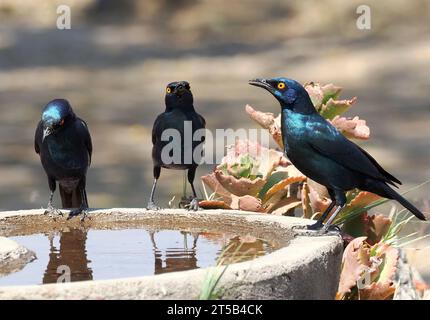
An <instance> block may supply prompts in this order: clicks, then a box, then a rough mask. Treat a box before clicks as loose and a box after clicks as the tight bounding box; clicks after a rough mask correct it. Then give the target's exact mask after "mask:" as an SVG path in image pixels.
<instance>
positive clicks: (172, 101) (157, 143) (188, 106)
mask: <svg viewBox="0 0 430 320" xmlns="http://www.w3.org/2000/svg"><path fill="white" fill-rule="evenodd" d="M165 103H166V110H165V111H164V112H163V113H162V114H160V115H159V116H158V117H157V119H156V120H155V122H154V126H153V128H152V144H153V147H152V160H153V164H154V182H153V185H152V189H151V195H150V198H149V202H148V205H147V208H148V209H151V210H158V209H159V208H158V207H157V206H156V204H155V203H154V193H155V188H156V186H157V181H158V178H159V177H160V173H161V168H166V169H177V170H187V169H188V182H189V183H190V185H191V189H192V191H193V199H192V200H191V202H190V204H189V207H188V208H189V209H192V210H197V209H198V200H197V194H196V190H195V189H194V177H195V174H196V169H197V166H198V161H199V159H196V158H195V156H196V155H195V154H194V153H195V150H196V149H197V148H198V146H199V145H200V144H201V143H202V141H203V140H204V137H200V139H201V141H194V139H193V136H194V133H195V132H196V131H197V130H199V129H204V128H205V124H206V121H205V119H204V118H203V117H202V116H201V115H199V114H198V113H197V112H196V111H195V109H194V104H193V94H192V93H191V89H190V84H189V83H188V82H187V81H179V82H172V83H170V84H168V85H167V88H166V97H165ZM187 122H188V123H190V124H191V128H190V132H189V133H190V134H191V136H188V132H187V131H188V129H187V128H186V123H187ZM172 130H175V133H178V134H179V137H178V136H174V133H173V132H172ZM169 132H170V133H172V136H171V137H170V138H172V137H173V141H172V140H168V141H166V139H163V134H168V133H169ZM167 138H169V137H168V136H167ZM190 139H191V141H190ZM178 140H180V141H178ZM170 144H172V147H173V149H169V147H170ZM168 145H169V147H167V146H168ZM163 150H164V152H163ZM166 150H167V151H169V152H168V153H167V152H166ZM170 151H171V152H170ZM178 153H179V154H178ZM197 153H198V152H197ZM169 161H172V162H173V163H169Z"/></svg>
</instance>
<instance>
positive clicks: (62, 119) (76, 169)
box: [34, 99, 93, 219]
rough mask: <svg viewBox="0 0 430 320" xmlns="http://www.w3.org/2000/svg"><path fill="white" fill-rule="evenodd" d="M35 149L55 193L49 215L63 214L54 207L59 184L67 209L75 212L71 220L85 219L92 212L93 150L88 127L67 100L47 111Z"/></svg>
mask: <svg viewBox="0 0 430 320" xmlns="http://www.w3.org/2000/svg"><path fill="white" fill-rule="evenodd" d="M34 149H35V151H36V153H38V154H39V156H40V160H41V162H42V166H43V168H44V169H45V172H46V175H47V176H48V184H49V189H50V191H51V194H50V197H49V202H48V208H47V210H46V212H45V213H47V214H49V215H52V214H61V211H59V210H58V209H56V208H55V207H54V206H53V196H54V192H55V189H56V186H57V182H58V184H59V189H60V196H61V201H62V206H63V208H74V209H73V210H72V211H71V212H70V214H69V218H71V217H73V216H76V215H80V214H82V219H83V218H85V215H86V212H87V209H88V199H87V193H86V175H87V169H88V167H89V165H90V163H91V155H92V151H93V146H92V142H91V136H90V132H89V130H88V127H87V124H86V123H85V121H84V120H82V119H80V118H78V117H77V116H76V115H75V113H74V112H73V110H72V107H71V106H70V104H69V102H68V101H67V100H64V99H55V100H52V101H51V102H49V103H48V104H47V105H46V106H45V107H44V109H43V111H42V119H41V120H40V122H39V124H38V125H37V129H36V134H35V138H34Z"/></svg>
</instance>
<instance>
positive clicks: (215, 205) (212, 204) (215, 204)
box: [199, 200, 231, 210]
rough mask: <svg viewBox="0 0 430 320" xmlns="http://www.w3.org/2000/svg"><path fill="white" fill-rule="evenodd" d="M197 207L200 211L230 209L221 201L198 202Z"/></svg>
mask: <svg viewBox="0 0 430 320" xmlns="http://www.w3.org/2000/svg"><path fill="white" fill-rule="evenodd" d="M199 207H200V208H202V209H226V210H228V209H231V207H230V206H229V205H228V204H227V203H225V202H224V201H222V200H202V201H199Z"/></svg>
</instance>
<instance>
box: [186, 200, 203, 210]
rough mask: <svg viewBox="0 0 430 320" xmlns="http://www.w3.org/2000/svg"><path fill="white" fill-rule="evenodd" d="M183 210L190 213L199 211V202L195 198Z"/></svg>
mask: <svg viewBox="0 0 430 320" xmlns="http://www.w3.org/2000/svg"><path fill="white" fill-rule="evenodd" d="M185 209H187V210H188V211H191V210H192V211H197V210H199V209H200V206H199V200H198V199H197V198H194V199H192V200H191V202H190V204H187V205H186V206H185Z"/></svg>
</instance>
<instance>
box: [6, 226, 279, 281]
mask: <svg viewBox="0 0 430 320" xmlns="http://www.w3.org/2000/svg"><path fill="white" fill-rule="evenodd" d="M10 238H11V239H12V240H15V241H17V242H18V243H20V244H22V245H24V246H25V247H27V248H28V249H30V250H32V251H34V252H35V253H36V256H37V259H36V260H34V261H33V262H31V263H29V264H27V265H26V266H25V267H24V268H23V269H22V270H20V271H18V272H15V273H13V274H10V275H8V276H6V277H2V278H0V286H8V285H30V284H43V283H55V282H63V281H68V279H70V281H83V280H102V279H113V278H125V277H136V276H144V275H153V274H160V273H166V272H173V271H182V270H190V269H196V268H204V267H208V266H214V265H216V263H217V261H218V259H219V257H220V255H221V253H222V251H223V250H224V253H223V254H222V256H223V257H224V258H226V259H227V260H226V261H230V262H237V261H244V260H250V259H253V258H255V257H257V256H261V255H264V254H267V253H270V252H271V251H273V250H275V249H277V248H276V246H278V245H276V246H275V245H273V244H271V243H270V242H268V241H265V240H262V239H258V238H255V237H252V236H249V235H244V236H237V235H234V234H225V233H224V234H222V233H211V232H200V233H190V232H184V231H178V230H160V231H155V232H154V231H148V230H145V229H125V230H94V229H89V230H82V229H66V230H64V231H61V232H58V233H55V234H32V235H26V236H15V237H10ZM225 248H227V249H225ZM69 270H70V272H69ZM69 275H70V276H69Z"/></svg>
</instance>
